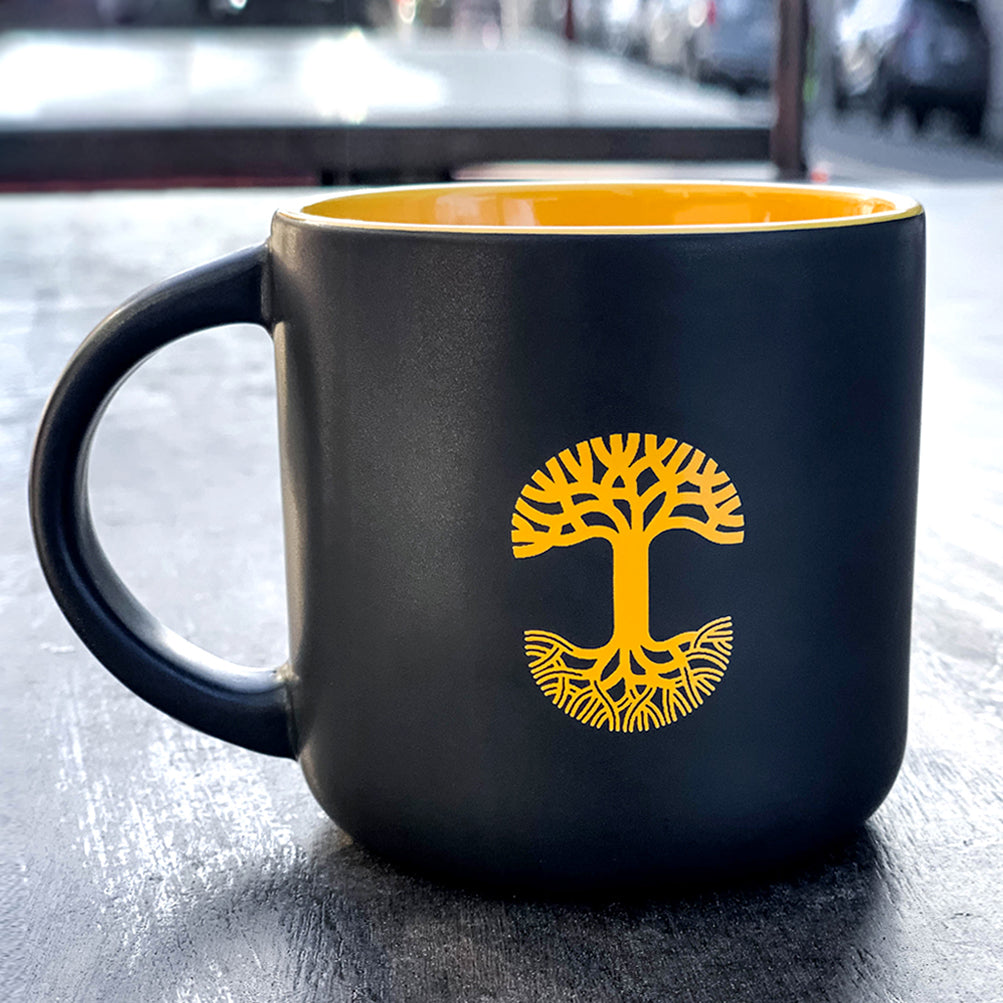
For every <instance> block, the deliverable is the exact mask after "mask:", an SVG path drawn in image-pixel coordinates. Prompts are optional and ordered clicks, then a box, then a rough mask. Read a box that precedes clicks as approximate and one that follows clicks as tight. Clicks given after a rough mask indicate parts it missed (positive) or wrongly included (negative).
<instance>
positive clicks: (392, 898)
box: [161, 825, 892, 1003]
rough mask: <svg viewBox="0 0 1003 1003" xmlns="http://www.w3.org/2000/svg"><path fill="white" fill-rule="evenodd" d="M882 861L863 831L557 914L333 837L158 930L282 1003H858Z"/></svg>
mask: <svg viewBox="0 0 1003 1003" xmlns="http://www.w3.org/2000/svg"><path fill="white" fill-rule="evenodd" d="M885 857H886V853H885V849H884V847H883V846H882V844H881V842H880V838H879V837H878V835H877V834H876V833H875V832H874V830H873V829H872V828H870V827H864V828H862V829H860V830H859V831H858V832H856V833H855V834H854V835H853V836H851V837H850V838H849V839H848V840H846V841H845V842H843V843H841V844H839V845H837V846H834V847H832V848H830V849H829V850H828V851H827V852H826V853H825V854H824V855H822V856H819V857H817V858H815V859H813V860H812V861H809V862H805V863H802V864H801V865H800V866H799V867H798V868H797V869H796V870H789V871H787V872H786V873H783V872H778V873H774V874H772V875H770V876H768V877H760V878H757V879H754V880H747V881H745V882H743V883H740V884H735V883H732V884H730V885H724V884H720V885H718V886H716V887H712V888H704V889H702V890H699V891H698V890H690V891H683V892H677V893H675V894H673V893H670V892H664V891H663V892H662V893H660V894H658V895H657V896H651V897H649V898H647V899H646V900H640V899H634V900H606V901H591V902H589V901H570V900H563V901H562V900H559V899H532V898H528V897H525V896H518V897H514V896H506V895H504V894H501V893H498V892H494V893H484V892H478V891H470V890H464V889H461V888H457V887H452V886H449V885H446V884H442V883H438V882H435V881H432V880H430V879H427V878H424V877H421V876H416V875H412V874H408V873H405V872H403V871H400V870H398V869H396V868H394V867H393V866H391V865H390V864H387V863H385V862H384V861H382V860H379V859H377V858H376V857H374V856H372V855H371V854H370V853H368V852H367V851H366V850H364V849H362V848H361V847H359V846H357V845H356V844H354V843H353V842H352V841H351V840H350V839H349V838H348V837H346V836H345V835H344V834H342V833H341V832H340V831H339V830H337V829H336V828H334V827H333V826H328V825H325V826H324V827H323V829H322V830H321V831H319V832H318V833H317V834H316V835H315V838H314V840H313V842H312V844H311V845H310V846H309V847H308V848H306V849H300V850H297V851H296V852H295V853H294V854H293V855H292V859H289V860H287V861H286V862H285V863H284V865H283V866H281V867H279V866H276V867H274V868H272V869H270V870H266V871H264V872H260V873H255V872H253V871H251V870H247V871H245V872H243V873H238V874H236V875H233V880H232V882H229V883H228V886H227V888H226V889H225V890H223V889H218V890H217V894H216V895H215V896H206V897H202V898H200V899H197V900H196V901H197V902H198V904H197V905H196V906H194V907H193V908H192V910H191V911H188V910H184V911H182V912H181V913H180V914H178V915H176V916H175V917H174V919H175V922H174V923H171V924H169V926H173V927H174V929H173V931H171V930H161V933H162V934H163V935H164V936H167V937H170V939H171V943H172V944H173V945H174V947H173V950H174V952H175V960H180V959H178V957H177V947H178V945H179V943H180V942H181V941H184V940H186V939H188V937H189V936H190V935H191V932H195V931H197V936H196V938H195V939H194V940H192V941H191V943H190V948H189V950H188V951H186V952H184V953H185V954H187V955H188V957H187V965H186V967H189V971H188V973H187V979H186V980H187V981H188V984H189V985H194V984H195V983H197V982H198V981H199V980H200V979H202V978H206V977H207V976H208V972H209V971H211V970H213V969H214V970H215V971H216V972H219V971H220V970H223V971H229V972H231V973H232V974H231V978H230V981H229V983H228V992H229V993H230V998H232V999H234V1000H240V999H244V998H245V995H243V993H246V998H247V999H255V998H257V999H260V998H264V996H262V991H263V989H265V988H267V996H268V998H272V999H286V998H290V999H296V1000H341V999H346V1000H347V999H351V1000H367V1001H368V1000H372V1001H377V1000H380V1001H382V1000H389V1001H398V1000H402V1001H407V1000H438V1001H443V1003H454V1001H455V1003H460V1001H463V1003H468V1001H474V1000H499V1001H511V1003H515V1001H519V1003H524V1001H535V1000H541V1001H543V1000H546V1001H548V1003H550V1001H555V1003H556V1001H569V1003H570V1001H575V1003H593V1001H595V1003H599V1001H604V1003H605V1001H609V1000H619V999H623V1000H630V1001H632V1003H633V1001H648V1000H651V1001H655V1000H659V1001H661V1000H665V999H684V1000H708V1001H715V1003H717V1001H723V1000H728V1001H743V1003H744V1001H749V1003H763V1001H767V1000H769V1001H771V1003H782V1001H786V1000H791V1001H794V1000H797V1001H799V1003H801V1001H804V1000H812V1001H823V1000H832V1001H838V1000H849V999H860V998H862V997H866V996H867V990H868V988H871V989H872V990H873V989H874V988H875V987H874V985H873V979H874V978H875V977H878V976H879V972H878V971H877V970H875V971H869V970H868V969H869V968H875V969H877V968H878V966H880V964H881V956H882V955H883V954H884V953H886V952H887V950H888V947H889V944H890V942H891V940H892V938H891V936H890V935H889V934H890V927H891V925H892V924H891V921H890V917H889V915H888V911H889V910H890V908H891V907H890V904H889V903H890V900H889V897H888V889H887V884H888V881H887V877H888V875H887V871H886V863H885ZM241 956H243V957H247V958H250V957H252V956H253V959H254V961H255V962H256V964H254V965H252V966H251V969H250V970H248V969H246V968H245V967H243V966H241V965H240V964H239V958H240V957H241ZM263 980H264V985H263V984H262V981H263ZM217 985H218V982H217ZM286 994H289V995H288V996H287V995H286Z"/></svg>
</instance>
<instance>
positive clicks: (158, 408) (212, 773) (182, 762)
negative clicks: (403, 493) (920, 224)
mask: <svg viewBox="0 0 1003 1003" xmlns="http://www.w3.org/2000/svg"><path fill="white" fill-rule="evenodd" d="M909 191H910V193H911V194H913V195H916V196H918V197H919V198H920V199H921V200H922V201H923V203H924V204H925V206H926V208H927V213H928V221H929V261H930V267H929V296H928V303H927V317H928V323H927V330H928V338H927V361H926V371H925V376H924V429H923V431H924V435H923V458H922V463H921V489H920V507H919V548H918V562H917V576H916V588H915V593H914V596H915V606H914V610H915V613H914V621H913V654H912V664H911V680H912V682H911V706H910V736H909V745H908V750H907V754H906V758H905V762H904V765H903V769H902V773H901V776H900V778H899V780H898V781H897V783H896V784H895V786H894V788H893V789H892V791H891V793H890V795H889V796H888V798H887V799H886V800H885V802H884V804H883V805H882V806H881V808H880V809H879V810H878V811H877V813H876V814H875V815H874V816H873V817H872V819H871V820H870V821H869V822H868V823H867V825H866V826H865V827H864V828H863V829H862V830H861V831H860V833H859V834H858V835H856V836H855V837H854V838H853V839H852V840H851V841H850V842H848V843H846V844H844V845H842V846H841V847H840V848H839V849H838V850H837V851H835V852H833V853H831V854H828V855H825V856H824V857H822V858H820V859H819V860H817V861H816V862H814V863H812V864H810V865H808V866H804V865H799V866H798V867H797V868H796V869H792V870H790V871H788V872H786V873H784V874H781V875H779V876H773V877H771V878H770V880H768V881H761V882H755V883H735V882H728V883H726V884H722V885H718V886H716V887H714V888H710V889H706V890H704V891H702V892H699V893H689V894H679V893H677V892H673V891H670V890H665V889H661V890H657V891H656V890H652V892H651V895H650V899H649V901H647V902H645V903H641V904H635V905H630V904H626V903H623V902H618V901H612V902H599V903H594V904H580V905H575V904H567V903H560V902H548V901H544V900H541V899H540V898H539V897H537V896H526V895H522V896H518V897H516V896H512V895H504V896H502V895H499V896H497V897H486V896H482V895H478V894H475V893H471V892H469V891H460V890H457V889H456V888H453V887H449V886H445V885H442V884H437V883H432V882H428V881H423V880H419V879H416V878H414V877H411V876H409V875H408V874H406V873H403V872H402V871H400V870H399V869H396V868H394V867H392V866H390V865H387V864H386V863H385V862H383V861H380V860H379V859H377V858H375V857H374V856H373V855H371V854H369V853H367V852H365V851H364V850H362V849H361V848H360V847H359V846H357V845H353V844H352V842H351V841H350V840H349V839H348V838H347V837H346V836H345V835H344V833H343V832H341V831H340V830H338V829H337V828H336V827H335V826H333V825H332V824H331V822H330V821H329V820H328V819H327V818H326V816H324V814H323V812H322V811H321V809H320V808H319V807H318V806H317V805H316V803H315V802H314V800H313V798H312V797H311V795H310V793H309V791H308V790H307V789H306V787H305V785H304V783H303V778H302V775H301V773H300V771H299V769H298V768H297V767H296V766H295V765H294V764H293V763H291V762H289V761H288V760H283V759H277V758H273V757H269V756H261V755H256V754H253V753H250V752H247V751H245V750H242V749H239V748H236V747H235V746H232V745H226V744H224V743H222V742H220V741H219V740H217V739H212V738H209V737H207V736H205V735H202V734H200V733H199V732H196V731H194V730H193V729H192V728H189V727H187V726H184V725H181V724H179V723H177V722H176V721H174V720H172V719H170V718H169V717H167V716H166V715H164V714H162V713H160V712H159V711H157V710H155V709H154V708H152V707H150V706H149V705H147V704H145V703H143V702H142V701H141V700H137V699H136V698H135V696H134V695H133V694H131V693H130V692H129V691H128V690H126V688H125V687H124V686H122V685H121V684H120V683H119V682H117V681H116V680H115V679H114V678H112V676H111V675H110V674H109V673H107V672H105V671H104V670H103V669H102V668H101V667H100V666H99V665H98V664H97V663H96V661H95V660H94V658H93V657H92V656H91V655H90V654H89V653H88V651H87V650H86V648H85V647H84V646H83V645H82V644H80V643H79V641H78V640H77V639H76V638H75V636H74V635H73V632H72V631H71V629H70V628H69V626H68V625H67V623H66V621H65V619H64V617H63V616H62V614H61V613H60V611H59V609H58V607H57V606H56V604H55V602H54V601H53V600H52V597H51V595H50V593H49V590H48V588H47V587H46V584H45V581H44V579H43V577H42V574H41V571H40V569H39V567H38V561H37V557H36V555H35V552H34V547H33V545H32V541H31V536H30V532H29V529H28V518H27V513H26V503H25V482H26V479H27V467H28V456H29V453H30V449H31V442H32V436H33V435H34V432H35V430H36V428H37V425H38V421H39V417H40V413H41V410H42V407H43V404H44V402H45V397H46V395H47V393H48V391H49V389H50V388H51V386H52V385H53V383H54V382H55V380H56V378H57V376H58V374H59V371H60V369H61V368H62V367H63V365H64V364H65V361H66V359H67V358H68V356H69V355H70V353H71V352H72V351H73V349H74V348H75V346H76V345H77V344H78V343H79V341H80V338H81V336H82V334H83V332H85V331H87V330H89V329H90V328H91V327H93V326H94V325H95V324H96V323H97V322H98V321H99V320H100V319H101V317H102V316H103V315H104V314H105V313H106V312H107V310H108V306H109V304H112V303H116V302H121V301H122V300H123V299H125V298H126V297H127V296H128V295H130V294H131V293H132V292H134V291H135V290H136V289H139V288H141V287H143V286H145V285H147V284H148V283H150V282H153V281H155V280H157V279H158V278H161V277H162V276H164V275H166V274H169V273H170V272H172V271H176V270H177V269H179V268H184V267H189V266H192V265H196V264H198V263H199V262H201V261H205V260H208V259H210V258H212V257H214V256H216V255H220V254H223V253H225V252H227V251H229V250H232V249H233V248H236V247H241V246H244V245H246V244H249V243H251V242H253V241H257V240H260V238H261V236H262V235H263V234H264V233H265V232H266V229H267V226H268V220H269V217H270V215H271V211H272V209H273V208H274V207H275V205H276V204H283V205H289V206H296V205H305V204H307V203H308V202H310V201H312V200H315V199H316V198H317V197H318V195H317V193H316V192H282V193H280V194H278V195H277V194H276V193H274V192H273V193H267V192H266V193H239V192H228V193H225V194H222V195H221V194H219V193H211V194H210V193H194V192H188V193H176V192H175V193H169V194H168V193H159V194H144V195H115V196H111V195H101V196H86V197H80V196H73V197H63V196H45V197H16V198H14V197H10V196H7V197H4V198H3V199H2V200H0V201H2V211H0V324H2V329H3V336H2V344H0V351H2V353H3V358H2V365H0V380H2V386H3V395H2V400H3V407H4V411H3V423H2V425H0V449H2V462H0V486H2V487H0V522H2V525H3V527H4V532H3V534H2V535H0V548H2V560H0V586H2V588H0V596H2V601H3V604H4V605H3V609H2V613H0V638H2V642H3V643H2V655H0V660H2V661H0V664H2V672H0V717H2V723H0V728H2V733H3V741H2V742H0V762H2V766H3V768H2V770H0V794H2V797H3V804H4V809H5V817H4V820H3V823H2V826H3V832H4V839H3V840H2V841H0V858H2V863H3V870H4V873H6V874H8V875H10V876H11V880H10V882H9V883H8V884H7V885H6V886H5V891H4V894H3V896H2V897H0V932H2V935H3V939H4V944H5V945H6V947H7V948H8V950H7V951H6V952H0V993H2V995H3V996H4V998H7V999H18V997H19V995H21V996H24V997H25V998H27V999H32V1000H36V999H37V1000H44V1001H50V1000H51V1001H56V1000H62V1001H72V1003H92V1001H94V1000H131V999H142V1000H144V1001H153V1003H162V1001H163V1003H177V1001H178V999H179V998H180V999H183V1000H193V1001H194V1000H198V999H201V1000H216V999H229V1000H232V1001H233V1003H260V1001H261V1000H263V999H266V1000H285V999H289V1000H296V1001H303V1003H331V1001H332V1000H334V1001H338V1003H341V1001H350V1000H352V1001H400V1000H403V1001H436V1003H439V1001H451V1003H452V1001H456V1003H470V1001H471V1000H479V999H496V1000H501V1001H505V1003H510V1001H511V1003H524V1001H541V1003H542V1001H547V1003H609V1001H611V1000H617V1001H619V1000H623V1001H629V1003H649V1001H650V1003H656V1001H657V1003H661V1001H664V1000H669V999H683V1000H689V1001H694V1003H705V1001H706V1003H720V1001H721V1000H732V1001H740V1003H763V1001H764V1000H769V1001H779V1003H804V1001H805V1000H811V1001H819V1003H887V1001H889V1000H909V1001H917V1003H946V1001H949V1003H971V1001H980V1003H981V1001H987V1000H998V999H1001V998H1003V970H1001V966H1000V961H999V945H1000V943H1001V942H1003V791H1001V784H1000V778H999V763H1000V761H1001V756H1003V733H1001V729H1000V727H999V719H1000V707H1001V699H1003V694H1001V691H1000V666H999V662H1000V657H999V653H1000V640H1001V636H1003V635H1001V622H1003V621H1001V619H1000V618H1001V604H1000V596H1001V595H1003V535H1001V531H1003V504H1001V500H1003V490H1001V487H1003V480H1001V477H1003V469H1001V465H1000V457H1001V455H1003V451H1001V443H1000V430H1001V429H1003V395H1001V394H1000V390H999V388H1000V386H1001V381H1003V363H1001V359H1003V354H1001V352H1000V327H999V323H998V318H999V316H1000V314H1001V311H1003V288H1001V286H1000V285H999V283H996V282H994V281H992V276H993V275H995V274H997V273H998V272H999V270H1000V268H1001V267H1003V192H1001V190H1000V187H999V186H998V185H988V186H987V185H985V184H957V185H942V184H929V183H925V184H916V185H915V186H910V188H909ZM274 388H275V376H274V364H273V360H272V353H271V346H270V344H269V342H268V341H267V339H266V338H264V337H262V334H261V331H260V329H258V328H255V327H247V326H239V327H236V328H229V329H226V330H221V331H218V332H210V333H207V334H202V335H199V336H198V337H195V338H186V339H182V340H181V341H179V342H175V343H174V344H172V345H170V346H169V347H168V348H165V349H164V350H163V351H162V352H160V353H158V354H157V355H156V356H155V357H154V358H153V359H152V360H151V361H150V362H148V363H147V364H146V365H144V366H143V367H142V368H141V369H140V370H139V372H137V373H136V374H135V375H134V376H133V377H131V378H130V380H129V381H128V382H127V383H126V385H125V386H124V387H123V388H122V390H121V391H120V392H119V393H118V394H117V395H116V397H115V399H114V401H113V402H112V404H111V406H110V407H109V409H108V412H107V414H106V416H105V418H104V419H103V420H102V423H101V426H100V428H99V430H98V433H97V436H96V441H95V444H94V448H93V451H92V468H93V469H92V506H93V510H94V518H95V522H96V525H97V528H98V532H99V536H100V538H101V541H102V544H103V545H104V546H105V547H106V549H107V551H108V553H109V555H110V556H111V558H112V560H113V561H114V563H115V565H116V567H118V568H119V570H120V572H121V573H122V575H123V577H124V578H125V580H126V581H127V582H128V584H129V585H130V587H132V588H133V589H134V590H135V591H136V593H137V594H138V595H140V597H141V598H143V599H144V601H145V602H147V603H148V605H149V606H150V607H151V609H153V610H154V611H155V612H156V613H157V615H158V616H159V617H161V618H162V619H163V620H164V621H165V622H167V623H168V624H170V625H171V626H173V627H174V628H175V629H177V630H179V631H180V632H182V633H183V634H184V635H185V636H186V637H189V638H191V639H193V640H195V641H197V642H198V643H199V644H201V645H202V646H204V647H206V648H208V649H209V650H212V651H215V652H217V653H219V654H221V655H224V656H226V657H227V658H229V659H231V660H233V661H237V662H242V663H244V664H250V665H255V664H266V665H267V664H275V663H278V662H280V661H282V660H283V659H284V658H285V657H286V654H287V651H286V641H285V634H286V630H285V605H286V601H285V588H284V585H283V574H282V564H283V558H282V534H281V513H280V505H279V488H278V460H277V451H276V448H275V389H274ZM959 485H960V486H961V489H960V490H959ZM670 538H671V537H670ZM527 568H528V565H527ZM718 695H719V696H721V695H723V694H722V693H721V692H720V691H719V692H718Z"/></svg>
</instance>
